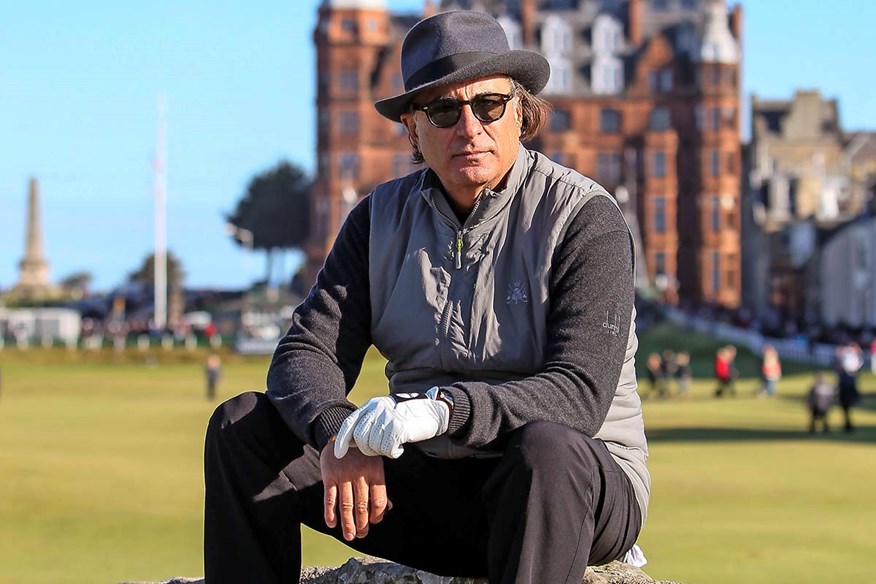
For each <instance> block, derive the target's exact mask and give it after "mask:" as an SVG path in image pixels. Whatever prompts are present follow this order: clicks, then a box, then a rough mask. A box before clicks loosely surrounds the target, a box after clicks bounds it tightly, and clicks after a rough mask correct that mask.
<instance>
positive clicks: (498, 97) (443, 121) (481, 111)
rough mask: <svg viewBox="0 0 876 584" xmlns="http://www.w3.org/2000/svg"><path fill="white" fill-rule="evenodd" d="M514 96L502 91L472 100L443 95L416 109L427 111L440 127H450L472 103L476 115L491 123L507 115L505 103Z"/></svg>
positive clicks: (481, 119) (433, 122)
mask: <svg viewBox="0 0 876 584" xmlns="http://www.w3.org/2000/svg"><path fill="white" fill-rule="evenodd" d="M513 97H514V95H513V94H511V95H503V94H501V93H484V94H482V95H478V96H475V97H474V98H473V99H472V100H471V101H460V100H458V99H453V98H451V97H442V98H439V99H436V100H435V101H433V102H431V103H429V104H427V105H425V106H423V107H421V108H416V109H420V110H422V111H425V112H426V115H427V116H429V121H430V122H432V124H433V125H435V126H437V127H439V128H449V127H451V126H455V125H456V123H457V122H458V121H459V118H460V116H461V115H462V108H463V106H464V105H465V104H471V111H472V112H473V113H474V116H475V117H476V118H477V119H479V120H480V121H482V122H484V123H490V122H495V121H496V120H498V119H499V118H501V117H502V116H503V115H505V104H507V103H508V100H510V99H513Z"/></svg>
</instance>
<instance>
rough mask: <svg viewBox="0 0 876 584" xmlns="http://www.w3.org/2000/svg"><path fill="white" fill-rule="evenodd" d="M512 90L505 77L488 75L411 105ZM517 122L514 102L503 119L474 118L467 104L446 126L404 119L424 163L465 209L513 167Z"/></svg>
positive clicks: (423, 118)
mask: <svg viewBox="0 0 876 584" xmlns="http://www.w3.org/2000/svg"><path fill="white" fill-rule="evenodd" d="M511 92H512V88H511V80H510V79H508V78H507V77H504V76H495V77H487V78H484V79H480V80H477V81H472V82H468V83H463V84H458V85H450V86H445V87H441V88H434V89H432V90H430V91H425V92H423V94H421V95H418V96H417V99H416V101H415V105H416V106H423V105H426V104H429V103H431V102H433V100H435V99H438V98H452V99H457V100H462V101H468V100H472V99H474V98H475V97H476V96H479V95H485V94H501V95H510V94H511ZM519 120H520V115H519V107H518V100H517V98H514V99H512V100H510V101H508V103H507V107H506V108H505V113H504V115H503V116H502V117H501V118H499V119H498V120H496V121H493V122H482V121H480V120H479V119H478V118H476V117H475V115H474V113H473V111H472V108H471V105H464V106H462V110H461V112H460V117H459V121H458V122H457V123H456V124H454V125H452V126H450V127H448V128H438V127H436V126H434V125H433V124H432V123H431V122H430V121H429V119H428V117H427V115H426V112H423V111H415V112H413V113H407V114H404V115H403V116H402V123H404V124H405V126H406V127H407V129H408V132H409V133H410V136H411V139H412V141H413V142H414V143H415V144H416V145H417V146H418V147H419V149H420V152H422V154H423V158H424V159H425V160H426V164H427V165H429V168H431V169H432V170H433V171H435V173H436V174H437V175H438V177H439V178H440V179H441V183H442V185H444V188H445V189H446V190H447V192H448V194H449V195H450V196H451V197H452V198H453V200H454V202H456V203H457V205H459V206H461V207H463V208H467V209H469V210H470V209H471V206H472V205H474V201H475V199H476V198H477V195H478V194H479V193H480V192H481V191H482V190H483V189H484V188H485V187H489V188H491V189H492V188H495V187H496V186H497V185H498V184H499V183H500V182H501V181H502V179H503V178H504V177H505V175H506V174H507V173H508V170H510V168H511V166H512V165H513V164H514V160H515V158H516V157H517V150H518V147H519V145H520V121H519Z"/></svg>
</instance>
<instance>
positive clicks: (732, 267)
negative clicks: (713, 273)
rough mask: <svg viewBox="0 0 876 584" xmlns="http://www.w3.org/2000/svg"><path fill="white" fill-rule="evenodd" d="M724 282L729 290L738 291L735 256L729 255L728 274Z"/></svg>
mask: <svg viewBox="0 0 876 584" xmlns="http://www.w3.org/2000/svg"><path fill="white" fill-rule="evenodd" d="M724 281H725V282H726V283H727V288H729V289H730V290H735V289H736V286H737V284H736V256H735V255H734V254H727V273H726V277H725V279H724Z"/></svg>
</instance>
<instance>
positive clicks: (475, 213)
mask: <svg viewBox="0 0 876 584" xmlns="http://www.w3.org/2000/svg"><path fill="white" fill-rule="evenodd" d="M530 159H531V154H530V153H529V151H528V150H527V149H526V148H524V147H523V145H522V144H521V145H520V147H519V149H518V151H517V158H516V160H515V161H514V165H513V166H512V167H511V170H510V171H509V172H508V180H507V181H505V188H503V189H502V190H500V191H494V190H491V189H484V190H483V191H481V194H480V196H479V197H478V200H477V202H476V203H475V206H474V209H472V212H471V214H470V215H469V216H468V218H467V219H466V220H465V225H464V227H474V226H475V225H478V224H479V223H483V222H484V221H488V220H490V219H492V218H493V217H495V216H496V215H498V214H499V213H500V212H501V211H502V210H503V209H504V208H505V207H507V206H508V204H509V203H510V202H511V201H512V200H513V199H514V196H515V195H516V194H517V193H518V192H519V191H520V189H521V187H522V186H523V182H524V178H525V177H526V175H527V174H528V171H529V167H530V166H531V164H532V163H531V160H530ZM418 188H419V190H420V195H421V196H422V197H423V198H424V199H425V200H426V202H427V203H428V204H429V206H431V207H432V208H434V209H435V210H437V211H438V212H439V213H440V214H441V215H444V216H445V217H447V218H448V219H450V220H452V221H453V222H454V223H455V224H458V223H459V219H458V218H457V216H456V213H455V212H454V211H453V208H452V207H451V206H450V202H449V201H448V199H447V195H446V194H445V192H444V188H443V187H442V186H441V181H440V180H439V179H438V175H437V174H435V172H434V171H433V170H432V169H431V168H427V169H426V170H425V172H423V173H422V175H421V177H420V182H419V185H418ZM457 226H459V227H462V226H461V225H457Z"/></svg>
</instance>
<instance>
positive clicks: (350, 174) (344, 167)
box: [338, 152, 359, 180]
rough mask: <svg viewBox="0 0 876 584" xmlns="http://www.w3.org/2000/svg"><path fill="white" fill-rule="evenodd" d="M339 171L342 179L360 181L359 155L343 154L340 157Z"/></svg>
mask: <svg viewBox="0 0 876 584" xmlns="http://www.w3.org/2000/svg"><path fill="white" fill-rule="evenodd" d="M338 171H339V174H340V176H341V178H345V179H350V180H358V178H359V155H358V154H354V153H352V152H342V153H341V154H340V155H339V157H338Z"/></svg>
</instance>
